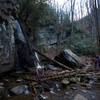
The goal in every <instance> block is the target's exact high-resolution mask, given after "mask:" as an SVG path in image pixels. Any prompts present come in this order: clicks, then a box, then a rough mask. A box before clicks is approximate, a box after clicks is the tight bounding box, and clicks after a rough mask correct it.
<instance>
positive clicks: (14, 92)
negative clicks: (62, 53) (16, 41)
mask: <svg viewBox="0 0 100 100" xmlns="http://www.w3.org/2000/svg"><path fill="white" fill-rule="evenodd" d="M81 59H83V61H84V63H86V64H87V67H86V69H85V71H86V72H84V73H82V76H80V75H79V76H78V77H77V76H76V74H73V75H70V74H69V76H67V74H68V73H70V72H69V71H68V70H63V69H60V68H57V70H54V71H51V70H45V72H44V75H47V76H48V77H49V78H48V77H42V76H40V78H39V76H37V75H36V73H34V72H33V73H32V72H27V71H24V72H21V73H16V72H11V73H8V74H6V75H2V78H1V79H0V88H1V87H3V88H4V90H3V91H4V92H3V95H4V97H3V98H4V99H2V100H100V99H99V98H100V95H99V94H100V71H99V69H95V66H94V64H93V62H92V60H93V58H91V57H84V56H83V57H81ZM64 71H65V72H64ZM56 73H64V74H65V73H67V74H65V75H66V76H63V75H61V76H60V77H58V78H57V77H55V76H56ZM49 74H50V75H52V77H51V76H50V75H49ZM86 74H87V75H86ZM57 75H58V76H59V74H57ZM77 75H78V74H77ZM53 77H54V78H53ZM42 78H43V79H45V80H41V79H42ZM16 87H17V88H16ZM13 88H15V89H13ZM0 91H1V90H0ZM0 100H1V99H0Z"/></svg>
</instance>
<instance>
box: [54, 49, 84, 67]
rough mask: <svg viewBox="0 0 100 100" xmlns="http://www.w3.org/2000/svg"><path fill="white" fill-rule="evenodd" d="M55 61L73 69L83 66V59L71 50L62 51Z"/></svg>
mask: <svg viewBox="0 0 100 100" xmlns="http://www.w3.org/2000/svg"><path fill="white" fill-rule="evenodd" d="M54 59H55V60H56V61H58V62H60V63H63V64H64V65H66V66H69V67H71V68H76V67H81V66H83V64H82V61H81V59H80V58H79V57H78V56H77V55H76V54H74V53H73V52H72V51H71V50H69V49H65V50H64V51H62V52H61V53H60V54H59V55H57V56H56V57H55V58H54Z"/></svg>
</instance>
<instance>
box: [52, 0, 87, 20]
mask: <svg viewBox="0 0 100 100" xmlns="http://www.w3.org/2000/svg"><path fill="white" fill-rule="evenodd" d="M54 1H55V2H56V3H57V5H59V7H61V8H63V10H65V11H70V0H54ZM85 3H86V0H76V3H75V15H74V18H75V19H76V20H77V19H79V18H80V17H84V16H86V14H87V10H86V6H85ZM81 8H82V9H81ZM81 12H82V13H81Z"/></svg>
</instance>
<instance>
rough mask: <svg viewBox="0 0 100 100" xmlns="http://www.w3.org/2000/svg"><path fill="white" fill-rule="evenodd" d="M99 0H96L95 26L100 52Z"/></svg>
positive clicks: (94, 5)
mask: <svg viewBox="0 0 100 100" xmlns="http://www.w3.org/2000/svg"><path fill="white" fill-rule="evenodd" d="M97 6H98V5H97V0H94V4H93V9H94V19H95V27H96V33H97V46H98V49H99V50H98V53H100V31H99V18H98V8H97Z"/></svg>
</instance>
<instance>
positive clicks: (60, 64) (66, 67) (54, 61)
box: [32, 48, 72, 70]
mask: <svg viewBox="0 0 100 100" xmlns="http://www.w3.org/2000/svg"><path fill="white" fill-rule="evenodd" d="M32 49H33V51H35V52H37V53H38V54H39V55H41V56H43V57H44V58H46V59H48V60H49V61H51V62H53V63H56V64H57V65H59V66H61V67H62V68H65V69H68V70H72V68H69V67H68V66H66V65H64V64H62V63H60V62H58V61H56V60H53V59H51V58H49V57H47V56H46V55H44V54H43V53H41V52H40V51H38V50H37V49H35V48H32Z"/></svg>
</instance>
